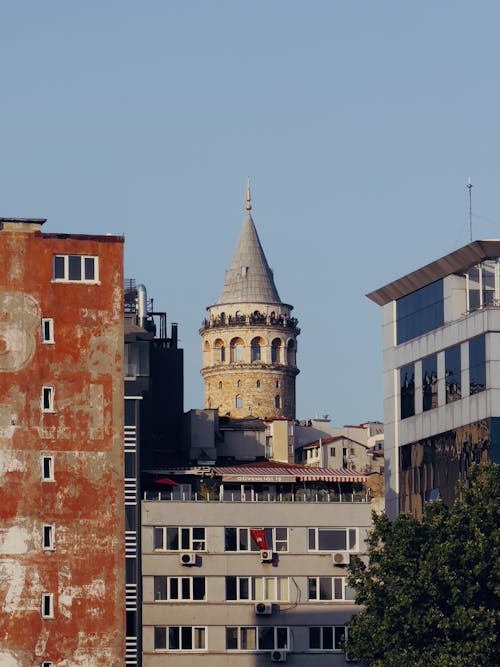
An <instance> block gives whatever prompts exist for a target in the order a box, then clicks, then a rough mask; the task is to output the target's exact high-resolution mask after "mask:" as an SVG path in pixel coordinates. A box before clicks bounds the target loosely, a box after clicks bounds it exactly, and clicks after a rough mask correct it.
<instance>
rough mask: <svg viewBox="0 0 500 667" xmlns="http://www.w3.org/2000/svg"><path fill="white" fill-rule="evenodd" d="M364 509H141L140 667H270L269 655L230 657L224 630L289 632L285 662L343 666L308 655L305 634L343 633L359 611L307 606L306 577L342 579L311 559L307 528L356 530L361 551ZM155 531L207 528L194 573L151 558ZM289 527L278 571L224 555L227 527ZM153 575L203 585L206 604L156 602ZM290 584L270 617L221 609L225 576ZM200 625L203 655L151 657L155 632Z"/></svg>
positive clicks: (150, 505) (325, 555) (153, 505)
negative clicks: (314, 630) (328, 629)
mask: <svg viewBox="0 0 500 667" xmlns="http://www.w3.org/2000/svg"><path fill="white" fill-rule="evenodd" d="M370 511H371V506H370V504H369V503H352V504H351V503H349V504H348V503H338V504H337V503H334V504H330V503H329V504H322V503H285V502H282V503H279V502H276V503H268V502H266V503H264V502H263V503H261V502H259V503H250V502H247V503H245V502H234V503H227V502H223V503H221V502H219V503H215V502H214V503H207V502H199V503H193V502H186V503H182V502H143V507H142V524H143V528H142V545H143V546H142V552H143V553H142V558H143V583H144V599H143V628H144V631H143V638H144V646H143V650H144V655H143V665H144V667H151V666H156V665H164V664H165V665H166V664H172V665H176V666H177V665H196V664H199V663H200V664H201V662H200V661H201V660H203V665H205V666H206V667H207V666H208V667H210V666H212V665H213V666H215V665H221V664H223V665H231V666H235V665H238V666H239V665H242V666H243V665H245V666H250V665H267V664H270V662H271V660H270V651H269V650H265V651H262V652H255V651H253V652H228V651H226V648H225V646H226V644H225V629H226V627H228V626H261V625H271V626H283V627H289V628H290V637H291V644H290V646H289V647H288V650H287V662H288V663H289V664H292V665H304V664H311V665H318V666H319V665H327V664H328V665H343V664H345V660H344V654H343V653H340V652H337V653H334V652H317V651H316V652H314V651H310V650H309V649H308V640H309V635H308V628H309V627H310V626H318V625H320V626H321V625H325V626H332V625H344V624H345V623H346V622H347V621H348V620H349V618H350V617H351V615H352V613H353V612H355V611H356V609H357V607H356V605H355V604H354V603H353V602H346V601H335V602H331V601H330V602H326V601H322V602H311V601H308V599H307V597H308V596H307V577H308V576H328V577H333V576H340V577H341V576H344V575H345V574H346V570H345V568H344V567H337V566H334V565H333V561H332V554H331V552H312V551H308V542H307V535H308V532H307V529H308V528H310V527H357V528H358V536H359V538H358V539H359V549H360V550H364V539H365V537H366V534H367V531H368V530H369V527H370V521H371V517H370ZM154 526H204V527H205V528H206V540H207V542H206V544H207V550H206V551H205V552H196V557H197V558H196V566H194V567H185V566H183V565H181V564H180V561H179V552H177V551H154V549H153V527H154ZM229 526H239V527H276V526H278V527H288V528H289V544H288V552H280V553H279V554H278V558H277V559H276V562H275V564H274V565H273V564H269V563H264V564H263V563H261V559H260V554H259V552H227V551H225V550H224V548H225V546H224V527H229ZM154 575H169V576H179V577H182V576H184V577H186V576H189V577H192V576H203V577H206V600H203V601H192V602H176V601H175V602H165V601H156V602H155V601H154V598H153V579H152V577H153V576H154ZM232 575H234V576H237V575H240V576H242V575H244V576H254V577H262V576H268V577H275V576H279V577H288V578H289V586H290V596H289V598H290V599H289V600H288V601H280V602H279V603H277V604H274V605H273V613H272V614H271V615H269V616H257V615H256V613H255V602H256V601H257V600H255V601H242V602H235V601H226V600H225V577H226V576H232ZM155 625H159V626H163V625H166V626H168V625H188V626H193V625H198V626H203V627H207V648H206V650H205V651H191V652H175V651H174V652H170V651H167V652H161V651H157V652H155V651H154V644H153V633H154V626H155Z"/></svg>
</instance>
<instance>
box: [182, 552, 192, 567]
mask: <svg viewBox="0 0 500 667" xmlns="http://www.w3.org/2000/svg"><path fill="white" fill-rule="evenodd" d="M179 561H180V564H181V565H196V554H195V553H193V552H192V551H184V552H183V553H181V554H180V556H179Z"/></svg>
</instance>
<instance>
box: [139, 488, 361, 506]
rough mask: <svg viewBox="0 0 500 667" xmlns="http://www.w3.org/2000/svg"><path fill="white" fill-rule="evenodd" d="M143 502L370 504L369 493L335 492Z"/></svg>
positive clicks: (159, 495) (194, 495) (160, 494)
mask: <svg viewBox="0 0 500 667" xmlns="http://www.w3.org/2000/svg"><path fill="white" fill-rule="evenodd" d="M143 500H147V501H150V502H158V501H161V502H165V501H168V502H177V503H179V502H181V503H182V502H185V503H188V502H200V503H206V502H219V503H368V502H370V494H369V491H368V490H367V491H366V492H365V491H359V492H352V493H342V492H334V491H326V492H321V491H309V492H308V491H306V492H303V491H296V492H295V493H278V494H272V493H264V492H262V493H256V492H254V493H251V494H250V493H249V494H242V493H239V492H238V491H224V492H223V493H220V492H219V491H214V492H208V491H207V492H206V493H198V492H191V493H189V492H180V493H179V492H178V493H176V492H175V491H145V492H144V495H143Z"/></svg>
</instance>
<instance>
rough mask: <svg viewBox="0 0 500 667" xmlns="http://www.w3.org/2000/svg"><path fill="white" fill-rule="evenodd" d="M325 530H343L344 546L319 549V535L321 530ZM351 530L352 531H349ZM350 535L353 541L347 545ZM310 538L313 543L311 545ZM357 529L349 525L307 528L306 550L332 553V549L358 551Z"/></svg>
mask: <svg viewBox="0 0 500 667" xmlns="http://www.w3.org/2000/svg"><path fill="white" fill-rule="evenodd" d="M326 531H339V532H340V531H345V546H340V547H338V548H337V547H335V548H334V549H320V548H319V536H320V533H321V532H326ZM351 531H352V533H351ZM351 535H352V536H353V537H354V543H353V545H352V546H350V545H349V542H350V537H351ZM311 538H312V541H313V545H312V546H311ZM358 546H359V531H358V529H357V528H353V527H351V526H346V527H343V526H324V527H323V526H321V527H319V528H308V530H307V550H308V551H321V552H323V553H325V552H326V553H332V552H333V551H350V552H352V553H356V552H358V551H359V548H358Z"/></svg>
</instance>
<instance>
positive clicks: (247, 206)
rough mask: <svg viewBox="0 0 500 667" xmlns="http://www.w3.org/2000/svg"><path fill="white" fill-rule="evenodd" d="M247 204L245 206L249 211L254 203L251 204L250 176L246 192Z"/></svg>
mask: <svg viewBox="0 0 500 667" xmlns="http://www.w3.org/2000/svg"><path fill="white" fill-rule="evenodd" d="M246 200H247V205H246V206H245V208H246V210H247V211H251V210H252V204H250V202H251V200H252V197H251V196H250V176H248V178H247V194H246Z"/></svg>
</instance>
